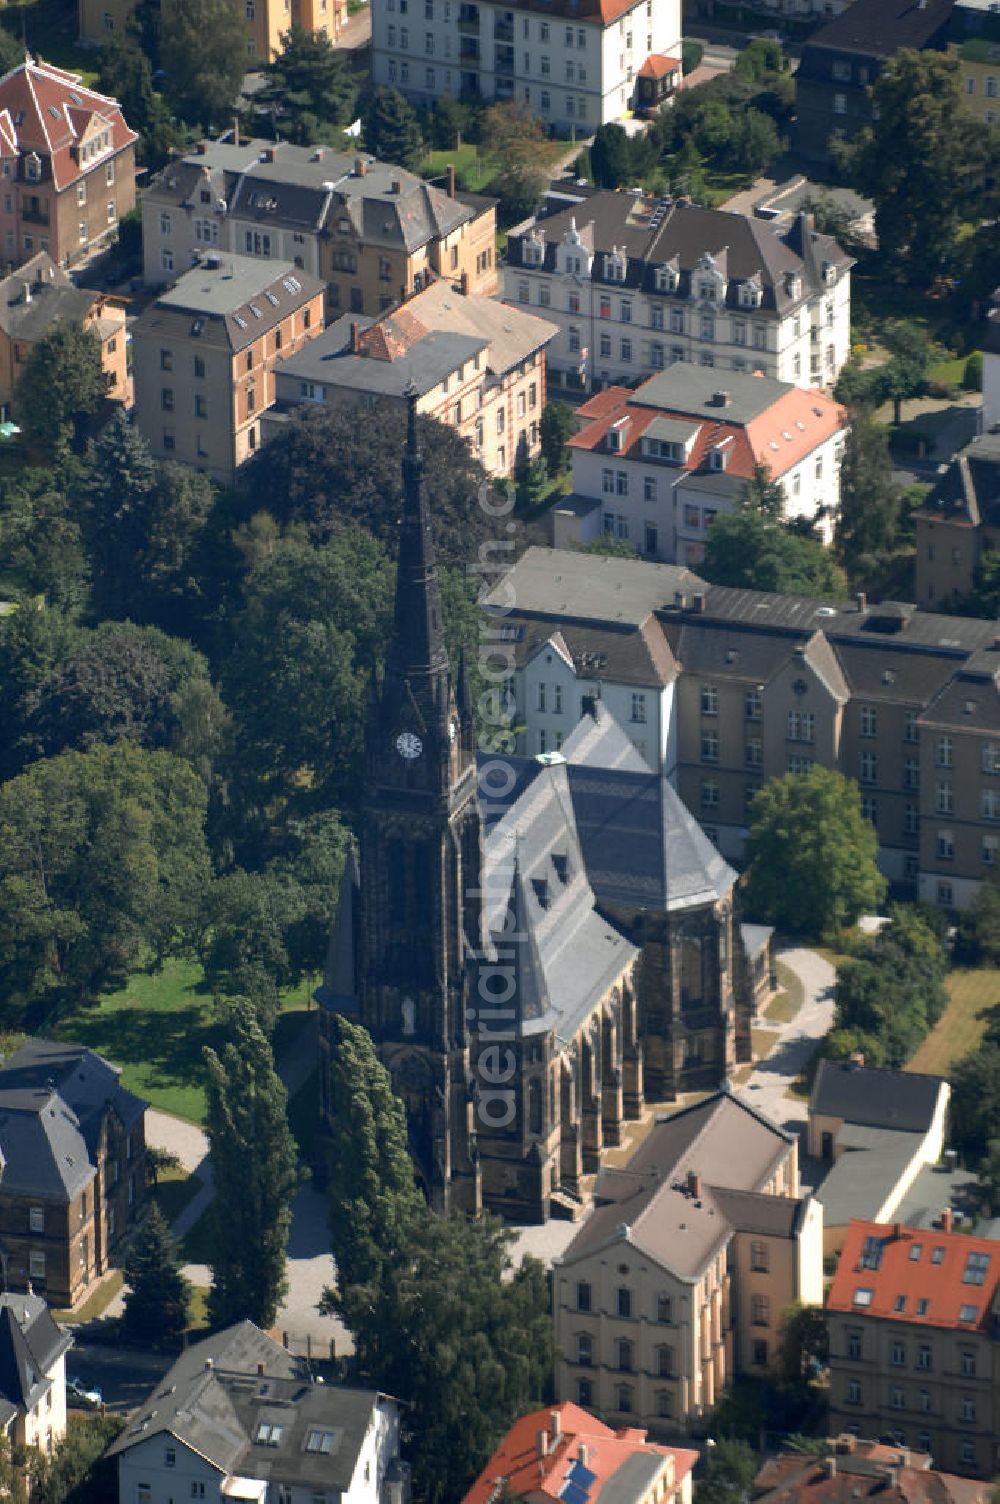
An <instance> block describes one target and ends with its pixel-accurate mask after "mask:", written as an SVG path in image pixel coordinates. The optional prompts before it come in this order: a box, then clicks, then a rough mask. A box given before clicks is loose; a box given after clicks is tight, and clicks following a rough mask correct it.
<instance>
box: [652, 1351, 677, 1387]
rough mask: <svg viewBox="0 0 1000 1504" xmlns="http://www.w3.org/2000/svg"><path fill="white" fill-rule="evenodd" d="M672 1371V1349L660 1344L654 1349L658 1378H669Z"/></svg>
mask: <svg viewBox="0 0 1000 1504" xmlns="http://www.w3.org/2000/svg"><path fill="white" fill-rule="evenodd" d="M673 1371H674V1350H673V1348H672V1347H667V1346H666V1345H661V1346H660V1347H658V1348H657V1349H656V1372H657V1375H658V1377H659V1378H661V1379H669V1378H671V1377H672V1375H673Z"/></svg>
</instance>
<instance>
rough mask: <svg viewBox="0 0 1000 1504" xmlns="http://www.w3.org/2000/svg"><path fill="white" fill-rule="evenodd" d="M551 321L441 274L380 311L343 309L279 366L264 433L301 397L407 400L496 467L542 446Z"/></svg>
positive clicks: (509, 466) (495, 470) (501, 471)
mask: <svg viewBox="0 0 1000 1504" xmlns="http://www.w3.org/2000/svg"><path fill="white" fill-rule="evenodd" d="M554 333H555V329H554V327H553V325H551V324H548V323H546V322H545V320H544V319H539V318H535V317H534V315H532V314H523V313H521V312H520V310H515V309H510V308H506V307H504V305H503V304H502V303H497V302H494V301H493V300H492V299H490V298H482V297H474V296H471V295H468V296H466V295H463V293H462V292H461V291H460V290H459V289H458V288H456V287H452V286H449V285H448V284H446V283H444V282H435V283H433V284H432V285H431V286H430V287H429V288H427V289H426V290H425V291H424V292H421V293H418V294H417V295H416V296H415V297H413V298H411V299H410V301H409V302H408V303H407V304H406V305H405V307H403V308H399V309H397V310H396V312H394V313H387V314H383V315H382V317H381V318H379V319H377V320H371V319H365V318H358V319H348V318H346V317H345V318H342V319H339V320H338V321H337V323H336V324H334V325H332V326H331V327H330V328H329V329H327V330H326V332H325V333H324V334H323V335H321V336H320V338H319V339H316V340H313V341H311V342H310V344H308V345H307V346H306V347H305V348H304V349H302V350H301V351H300V352H299V354H298V355H295V356H293V357H292V358H290V359H289V360H287V361H285V362H284V363H283V364H282V366H281V367H280V369H279V370H278V372H277V407H276V409H275V411H274V413H273V415H272V416H271V417H270V418H269V420H268V422H267V424H266V429H265V434H264V437H265V439H266V438H267V436H268V433H269V432H273V431H276V429H277V427H278V426H279V425H280V424H281V423H282V422H283V421H284V419H285V417H286V416H287V412H288V410H289V409H290V408H292V407H295V406H297V405H298V404H299V403H301V402H316V403H323V404H326V405H342V404H345V403H350V404H359V403H364V404H370V403H374V402H377V401H383V400H388V401H395V402H403V401H404V400H405V395H406V393H407V392H408V391H410V390H412V389H414V388H415V389H416V391H417V393H418V400H417V410H418V411H419V412H421V413H426V414H427V415H428V416H429V417H433V418H437V419H438V421H439V422H441V423H447V424H448V425H449V426H450V427H452V428H454V429H456V431H457V432H458V433H459V434H461V436H462V437H463V438H464V439H466V440H467V441H468V443H469V445H470V446H471V448H472V452H473V453H474V454H475V455H476V457H477V458H478V459H479V460H480V461H481V463H482V465H483V467H484V469H485V470H486V471H487V472H488V473H489V474H490V475H504V476H506V475H510V474H511V473H512V472H513V471H514V470H515V469H516V467H517V465H518V463H519V462H520V461H521V460H522V459H534V458H536V457H537V455H538V454H539V453H540V449H541V444H540V438H539V427H538V425H539V420H540V418H541V415H542V408H543V407H544V406H545V350H546V346H547V345H548V342H549V340H550V339H551V338H552V336H553V334H554Z"/></svg>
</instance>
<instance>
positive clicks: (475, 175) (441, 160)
mask: <svg viewBox="0 0 1000 1504" xmlns="http://www.w3.org/2000/svg"><path fill="white" fill-rule="evenodd" d="M572 145H573V143H572V142H571V141H540V142H539V143H538V145H537V147H534V148H533V151H532V154H533V155H534V156H535V157H537V159H538V164H539V166H540V167H546V168H548V167H552V165H553V164H554V163H556V162H558V161H559V159H560V158H561V157H563V156H565V155H566V153H567V152H568V151H569V150H570V149H571V147H572ZM449 166H453V167H454V169H455V181H456V182H457V184H458V186H459V188H464V189H465V191H466V192H467V193H482V191H483V189H484V188H485V187H487V185H488V184H489V183H491V182H492V180H493V179H494V178H495V177H496V175H497V173H498V171H499V170H500V164H499V163H498V161H497V159H496V157H495V156H493V154H492V152H489V151H481V150H480V148H479V147H478V146H477V145H475V143H474V142H471V141H467V142H466V143H465V145H464V146H459V147H458V148H454V149H452V150H450V151H432V152H428V154H427V156H426V157H425V158H424V164H423V167H422V168H421V172H422V173H423V175H424V177H426V178H443V177H446V176H447V174H448V168H449Z"/></svg>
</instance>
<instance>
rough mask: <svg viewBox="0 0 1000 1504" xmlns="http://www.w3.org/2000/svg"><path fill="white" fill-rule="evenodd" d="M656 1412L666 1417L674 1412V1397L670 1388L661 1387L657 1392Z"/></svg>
mask: <svg viewBox="0 0 1000 1504" xmlns="http://www.w3.org/2000/svg"><path fill="white" fill-rule="evenodd" d="M656 1413H657V1415H659V1416H663V1417H664V1418H666V1417H667V1416H670V1415H673V1413H674V1397H673V1395H672V1394H671V1393H670V1390H669V1389H660V1390H658V1391H657V1394H656Z"/></svg>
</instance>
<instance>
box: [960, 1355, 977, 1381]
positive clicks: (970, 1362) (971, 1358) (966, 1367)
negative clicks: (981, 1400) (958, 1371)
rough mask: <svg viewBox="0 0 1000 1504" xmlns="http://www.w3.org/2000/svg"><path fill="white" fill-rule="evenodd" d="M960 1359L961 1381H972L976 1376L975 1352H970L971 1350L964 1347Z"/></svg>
mask: <svg viewBox="0 0 1000 1504" xmlns="http://www.w3.org/2000/svg"><path fill="white" fill-rule="evenodd" d="M961 1358H962V1377H963V1379H974V1378H975V1376H976V1354H975V1352H974V1351H973V1350H972V1348H968V1347H965V1348H963V1349H962V1354H961Z"/></svg>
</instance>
